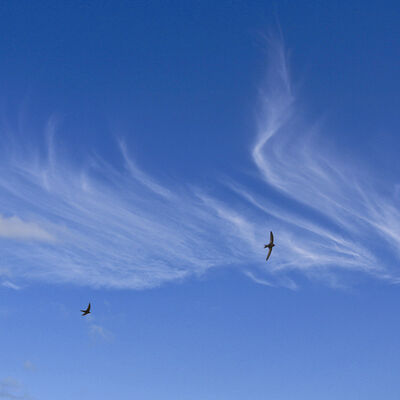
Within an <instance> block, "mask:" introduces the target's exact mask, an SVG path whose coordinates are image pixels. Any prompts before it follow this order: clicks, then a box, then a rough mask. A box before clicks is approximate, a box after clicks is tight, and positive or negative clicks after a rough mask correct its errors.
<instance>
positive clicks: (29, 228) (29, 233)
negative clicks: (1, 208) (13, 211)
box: [0, 215, 54, 241]
mask: <svg viewBox="0 0 400 400" xmlns="http://www.w3.org/2000/svg"><path fill="white" fill-rule="evenodd" d="M0 237H4V238H10V239H20V240H24V239H32V240H42V241H51V240H54V237H53V236H52V235H51V234H50V233H48V232H46V230H44V229H43V228H41V227H40V226H39V225H38V224H36V223H34V222H26V221H22V220H21V219H20V218H18V217H17V216H12V217H9V218H6V217H3V216H2V215H0Z"/></svg>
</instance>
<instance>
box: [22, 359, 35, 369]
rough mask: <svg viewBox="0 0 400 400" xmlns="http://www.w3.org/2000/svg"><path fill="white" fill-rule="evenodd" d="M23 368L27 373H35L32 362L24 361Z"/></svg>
mask: <svg viewBox="0 0 400 400" xmlns="http://www.w3.org/2000/svg"><path fill="white" fill-rule="evenodd" d="M24 368H25V369H26V370H27V371H36V365H35V364H33V362H32V361H29V360H26V361H25V362H24Z"/></svg>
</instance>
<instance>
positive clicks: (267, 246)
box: [264, 231, 275, 261]
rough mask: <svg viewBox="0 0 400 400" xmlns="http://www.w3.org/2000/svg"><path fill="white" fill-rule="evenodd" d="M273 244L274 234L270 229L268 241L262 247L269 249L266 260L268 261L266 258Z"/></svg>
mask: <svg viewBox="0 0 400 400" xmlns="http://www.w3.org/2000/svg"><path fill="white" fill-rule="evenodd" d="M274 246H275V245H274V234H273V233H272V231H271V233H270V239H269V243H268V244H265V245H264V249H266V248H268V249H269V251H268V255H267V259H266V261H268V258H269V256H270V255H271V252H272V248H273V247H274Z"/></svg>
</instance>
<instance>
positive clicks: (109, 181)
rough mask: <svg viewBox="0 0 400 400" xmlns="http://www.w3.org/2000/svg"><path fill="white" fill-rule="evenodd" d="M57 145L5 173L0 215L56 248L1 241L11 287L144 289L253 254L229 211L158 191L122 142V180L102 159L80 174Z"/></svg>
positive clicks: (0, 179)
mask: <svg viewBox="0 0 400 400" xmlns="http://www.w3.org/2000/svg"><path fill="white" fill-rule="evenodd" d="M50 137H52V135H51V136H50ZM53 142H54V141H53V140H49V141H48V152H47V153H48V157H47V158H46V159H40V158H39V157H36V156H35V157H24V158H15V157H14V158H8V159H7V160H6V162H5V163H4V165H3V167H2V171H3V173H2V174H0V210H3V212H4V210H7V213H10V214H12V215H18V216H19V218H20V219H21V220H24V221H25V220H27V221H30V220H34V221H36V222H35V223H36V224H37V226H40V227H42V229H43V232H47V233H48V235H49V237H55V238H56V240H55V241H54V242H51V241H41V242H38V241H36V242H33V241H25V242H24V241H16V240H14V241H12V240H7V241H3V243H2V252H3V262H4V263H5V265H4V266H3V269H2V270H1V269H0V271H2V274H3V276H6V277H7V280H12V281H13V282H15V281H16V282H18V280H21V279H25V280H30V281H32V280H40V281H45V282H50V283H51V282H64V283H73V284H78V285H90V286H93V287H112V288H134V289H143V288H148V287H153V286H157V285H160V284H161V283H164V282H167V281H175V280H178V281H179V280H181V279H183V278H186V277H188V276H191V275H199V274H202V273H204V272H205V271H206V270H208V269H209V268H213V267H216V266H220V265H230V264H237V263H240V260H242V262H243V261H244V260H245V259H247V258H248V254H251V249H250V248H249V243H248V241H247V240H245V239H243V237H242V236H243V235H242V231H241V229H242V228H243V221H241V220H240V218H237V216H236V214H235V213H234V212H231V211H230V210H229V208H226V207H225V208H224V213H225V214H224V216H223V217H222V216H220V215H219V214H218V213H217V212H216V211H215V209H214V208H213V207H212V206H211V205H209V204H208V202H209V200H208V199H207V198H206V196H205V195H204V193H202V192H201V191H197V192H196V193H194V192H193V191H192V190H189V189H186V188H184V187H181V188H172V187H171V188H167V187H165V186H164V185H162V184H160V183H158V182H156V180H154V179H153V178H151V177H149V176H148V175H147V174H145V173H144V172H142V171H141V170H140V169H139V168H138V167H137V166H136V165H135V163H134V161H133V160H132V159H131V158H130V157H129V154H128V151H127V149H126V146H125V145H124V144H123V143H122V142H120V148H121V151H122V156H123V160H124V162H125V167H126V168H125V169H123V170H119V169H117V168H115V167H113V166H112V165H110V164H107V163H106V162H105V161H104V160H102V159H100V158H98V157H97V158H92V159H91V162H90V165H89V166H88V167H87V168H86V169H83V170H82V169H75V168H74V167H73V166H72V165H71V164H69V163H68V162H67V161H66V160H63V159H62V158H61V157H59V156H58V155H57V151H56V148H55V146H54V143H53ZM3 160H4V159H3ZM219 209H220V212H221V210H222V208H221V207H220V208H219ZM229 213H231V214H229ZM230 215H231V216H232V218H233V219H232V220H231V221H230V220H229V218H228V217H229V216H230ZM17 221H18V222H19V221H20V220H19V219H18V220H17ZM35 227H36V225H35ZM39 232H42V231H39ZM46 238H47V237H46ZM250 258H251V255H250ZM253 258H254V257H253Z"/></svg>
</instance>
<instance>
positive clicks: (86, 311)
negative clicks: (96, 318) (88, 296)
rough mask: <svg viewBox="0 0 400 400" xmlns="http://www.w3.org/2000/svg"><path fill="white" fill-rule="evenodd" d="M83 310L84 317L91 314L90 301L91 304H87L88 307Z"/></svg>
mask: <svg viewBox="0 0 400 400" xmlns="http://www.w3.org/2000/svg"><path fill="white" fill-rule="evenodd" d="M81 312H82V313H83V314H82V317H83V316H85V315H88V314H90V303H89V305H88V306H87V309H86V310H81Z"/></svg>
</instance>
